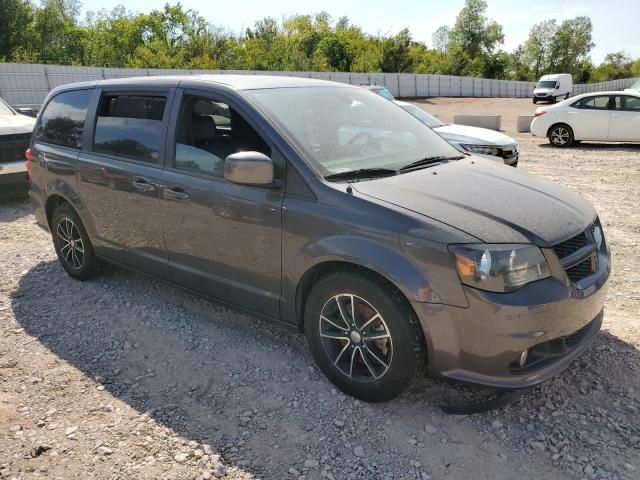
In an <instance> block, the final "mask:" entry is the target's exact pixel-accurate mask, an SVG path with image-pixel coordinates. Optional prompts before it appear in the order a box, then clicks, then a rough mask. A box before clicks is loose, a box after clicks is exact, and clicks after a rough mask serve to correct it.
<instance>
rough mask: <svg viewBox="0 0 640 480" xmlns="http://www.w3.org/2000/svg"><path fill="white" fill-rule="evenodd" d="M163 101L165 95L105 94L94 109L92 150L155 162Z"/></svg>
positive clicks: (159, 137)
mask: <svg viewBox="0 0 640 480" xmlns="http://www.w3.org/2000/svg"><path fill="white" fill-rule="evenodd" d="M166 103H167V98H166V97H165V96H156V95H149V96H147V95H105V96H104V97H103V98H102V102H101V104H100V109H99V110H98V119H97V121H96V132H95V139H94V147H93V148H94V151H96V152H99V153H108V154H112V155H118V156H121V157H127V158H131V159H134V160H138V161H141V162H148V163H158V160H159V158H160V149H161V148H162V141H163V140H164V137H165V135H164V133H163V123H162V118H163V116H164V110H165V107H166Z"/></svg>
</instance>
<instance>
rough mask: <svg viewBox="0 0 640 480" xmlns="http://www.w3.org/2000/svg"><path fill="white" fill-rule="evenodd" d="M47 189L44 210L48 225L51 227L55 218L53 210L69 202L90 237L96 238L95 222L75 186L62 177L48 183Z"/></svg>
mask: <svg viewBox="0 0 640 480" xmlns="http://www.w3.org/2000/svg"><path fill="white" fill-rule="evenodd" d="M46 191H47V195H46V199H45V201H44V210H45V217H46V220H47V226H48V227H49V228H51V219H52V218H53V212H55V209H56V208H58V206H60V205H62V204H64V203H66V204H69V205H70V206H71V208H73V210H74V211H75V212H76V213H77V214H78V217H80V220H81V221H82V224H83V225H84V228H85V229H86V231H87V234H88V235H89V238H91V239H92V241H93V239H94V238H95V228H94V225H93V222H92V221H91V218H90V215H89V212H88V211H87V209H86V208H85V206H84V204H83V203H82V200H81V199H80V196H79V195H78V194H77V193H76V191H75V190H74V189H73V187H72V186H71V185H69V184H68V183H66V182H64V181H62V180H60V179H55V180H52V181H51V182H49V183H48V184H47V189H46Z"/></svg>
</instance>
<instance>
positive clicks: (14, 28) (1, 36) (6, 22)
mask: <svg viewBox="0 0 640 480" xmlns="http://www.w3.org/2000/svg"><path fill="white" fill-rule="evenodd" d="M33 17H34V9H33V7H32V6H31V4H30V3H29V2H27V1H25V0H0V59H1V58H5V59H8V60H15V59H16V54H17V53H18V52H19V51H28V50H29V45H30V44H32V43H33V38H32V36H31V35H30V33H31V32H30V31H29V30H30V26H31V24H32V22H33Z"/></svg>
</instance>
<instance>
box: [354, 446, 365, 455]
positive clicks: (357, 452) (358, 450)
mask: <svg viewBox="0 0 640 480" xmlns="http://www.w3.org/2000/svg"><path fill="white" fill-rule="evenodd" d="M353 454H354V455H355V456H356V457H358V458H363V457H364V448H362V447H361V446H359V445H358V446H357V447H356V448H354V449H353Z"/></svg>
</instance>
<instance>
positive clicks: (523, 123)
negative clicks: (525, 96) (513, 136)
mask: <svg viewBox="0 0 640 480" xmlns="http://www.w3.org/2000/svg"><path fill="white" fill-rule="evenodd" d="M532 121H533V115H518V123H517V124H516V130H517V131H518V132H520V133H526V132H530V131H531V122H532Z"/></svg>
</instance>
